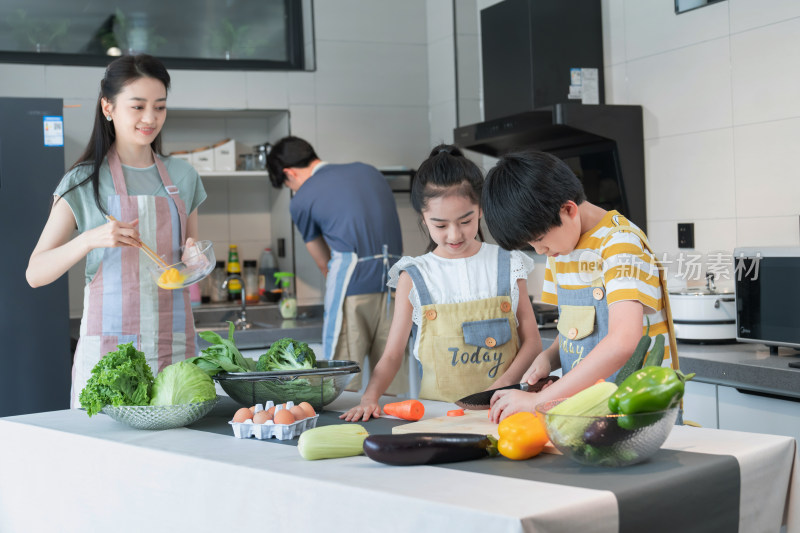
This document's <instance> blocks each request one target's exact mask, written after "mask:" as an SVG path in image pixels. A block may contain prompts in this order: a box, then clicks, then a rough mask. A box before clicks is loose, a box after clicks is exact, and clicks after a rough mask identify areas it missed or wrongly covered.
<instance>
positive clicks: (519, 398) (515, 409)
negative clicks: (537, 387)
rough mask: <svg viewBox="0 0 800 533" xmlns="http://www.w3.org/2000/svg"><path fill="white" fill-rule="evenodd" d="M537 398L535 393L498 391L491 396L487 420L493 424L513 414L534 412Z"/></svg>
mask: <svg viewBox="0 0 800 533" xmlns="http://www.w3.org/2000/svg"><path fill="white" fill-rule="evenodd" d="M537 396H538V394H537V393H535V392H525V391H521V390H499V391H497V392H495V393H494V394H493V395H492V400H491V402H490V403H489V404H490V405H491V407H490V410H489V420H491V421H492V422H494V423H495V424H498V423H500V421H501V420H503V419H504V418H507V417H509V416H511V415H513V414H514V413H520V412H523V411H528V412H530V413H533V412H534V408H535V407H536V404H537V403H538V402H537V399H536V397H537Z"/></svg>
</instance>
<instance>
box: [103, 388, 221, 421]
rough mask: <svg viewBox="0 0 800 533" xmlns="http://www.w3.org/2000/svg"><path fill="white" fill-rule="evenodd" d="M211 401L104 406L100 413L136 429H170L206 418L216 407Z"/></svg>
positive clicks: (217, 398)
mask: <svg viewBox="0 0 800 533" xmlns="http://www.w3.org/2000/svg"><path fill="white" fill-rule="evenodd" d="M219 399H220V398H219V396H217V397H215V398H214V399H213V400H207V401H205V402H197V403H181V404H178V405H120V406H113V405H106V406H105V407H103V410H102V412H103V413H105V414H107V415H108V416H110V417H111V418H113V419H114V420H116V421H117V422H122V423H123V424H126V425H128V426H130V427H132V428H136V429H172V428H179V427H183V426H187V425H189V424H191V423H193V422H197V421H198V420H200V419H201V418H203V417H204V416H206V415H207V414H208V413H209V411H211V409H213V408H214V406H215V405H217V402H218V401H219Z"/></svg>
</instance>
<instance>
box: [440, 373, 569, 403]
mask: <svg viewBox="0 0 800 533" xmlns="http://www.w3.org/2000/svg"><path fill="white" fill-rule="evenodd" d="M557 379H558V376H547V377H544V378H542V379H540V380H539V381H537V382H536V383H535V384H533V385H528V384H527V383H516V384H514V385H508V386H506V387H500V388H497V389H491V390H485V391H481V392H476V393H475V394H470V395H469V396H464V397H463V398H461V399H460V400H457V401H456V402H455V404H456V405H457V406H459V407H461V408H462V409H474V410H478V409H488V408H489V402H490V401H491V399H492V395H493V394H494V391H498V390H507V389H514V390H522V391H530V392H539V391H540V390H542V387H544V386H545V384H546V383H547V382H548V381H556V380H557Z"/></svg>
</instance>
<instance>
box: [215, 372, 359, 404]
mask: <svg viewBox="0 0 800 533" xmlns="http://www.w3.org/2000/svg"><path fill="white" fill-rule="evenodd" d="M317 365H318V368H313V369H310V370H287V371H279V372H220V373H219V374H217V375H215V376H213V378H214V380H215V381H217V382H218V383H219V384H220V386H221V387H222V390H224V391H225V392H226V393H228V395H229V396H230V397H231V398H232V399H233V400H235V401H236V402H238V403H240V404H241V405H244V406H245V407H249V406H251V405H256V404H259V403H262V404H263V403H267V402H268V401H273V402H275V403H276V404H279V403H284V402H288V401H293V402H294V403H295V404H299V403H301V402H308V403H310V404H311V406H312V407H314V409H315V410H317V411H319V410H321V409H322V408H323V407H324V406H326V405H328V404H329V403H331V402H332V401H333V400H335V399H336V398H338V397H339V395H340V394H341V393H342V391H343V390H344V388H345V387H346V386H347V384H348V383H349V382H350V380H351V379H353V375H354V374H356V373H358V372H361V368H360V367H359V366H358V363H356V362H355V361H345V360H331V361H317Z"/></svg>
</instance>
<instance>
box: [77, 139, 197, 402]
mask: <svg viewBox="0 0 800 533" xmlns="http://www.w3.org/2000/svg"><path fill="white" fill-rule="evenodd" d="M107 157H108V166H109V169H110V170H111V177H112V179H113V181H114V191H115V193H116V194H115V195H112V196H109V197H108V199H107V207H106V208H107V209H108V212H109V214H110V215H113V216H114V217H115V218H116V219H117V220H122V221H126V222H129V221H132V220H136V219H139V226H138V230H139V235H140V238H141V240H142V242H144V243H146V244H147V245H148V246H150V247H151V248H152V249H153V250H155V251H156V253H157V254H158V255H159V256H161V257H163V258H165V259H166V260H167V262H168V263H170V264H172V263H177V262H178V261H180V248H181V246H182V245H183V244H184V242H185V240H186V219H187V214H186V206H185V204H184V202H183V200H181V198H180V196H179V195H178V188H177V187H175V186H174V185H173V184H172V181H171V180H170V178H169V174H168V173H167V169H166V168H165V167H164V164H163V163H162V162H161V160H160V159H159V158H158V156H157V155H156V154H155V153H154V154H153V159H154V160H155V163H156V167H157V168H158V173H159V175H160V176H161V180H162V182H163V183H164V187H165V188H166V190H167V193H168V197H163V196H128V191H127V187H126V186H125V178H124V175H123V173H122V165H121V164H120V160H119V155H118V154H117V151H116V149H115V148H114V146H112V147H111V149H110V150H109V151H108V156H107ZM152 265H153V262H152V261H151V260H150V259H149V258H148V257H147V256H146V255H145V254H143V253H141V251H140V250H139V248H135V247H132V246H122V247H116V248H106V249H105V250H104V251H103V259H102V262H101V263H100V267H99V268H98V269H97V273H96V274H95V276H94V277H93V278H92V281H90V282H89V284H88V285H86V287H85V288H84V291H83V317H82V318H81V329H80V340H79V341H78V346H77V348H76V350H75V360H74V363H73V367H72V393H71V406H72V407H73V408H78V407H80V401H79V400H78V398H79V396H80V393H81V391H82V390H83V388H84V387H85V386H86V382H87V381H88V379H89V377H90V376H91V372H92V368H94V366H95V365H96V364H97V362H98V361H100V359H101V358H102V357H103V356H104V355H105V354H107V353H108V352H110V351H114V350H116V349H117V345H119V344H124V343H128V342H132V343H133V345H134V346H135V347H136V349H138V350H140V351H142V352H144V354H145V357H146V358H147V363H148V364H149V365H150V368H151V369H152V370H153V375H155V374H156V373H157V372H159V371H161V370H162V369H163V368H164V367H165V366H167V365H170V364H172V363H174V362H178V361H181V360H183V359H186V358H187V357H192V356H194V355H195V352H196V348H195V330H194V318H193V316H192V310H191V304H190V301H189V290H188V289H183V290H160V289H159V288H158V286H157V285H156V284H155V281H153V278H152V277H151V275H150V272H149V269H150V268H151V267H152Z"/></svg>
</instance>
